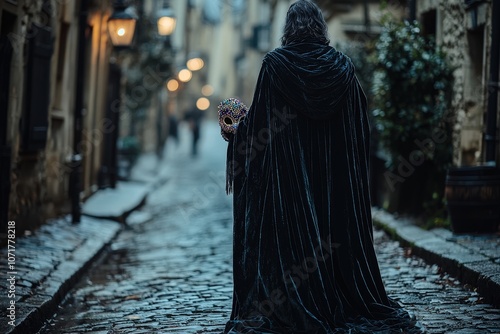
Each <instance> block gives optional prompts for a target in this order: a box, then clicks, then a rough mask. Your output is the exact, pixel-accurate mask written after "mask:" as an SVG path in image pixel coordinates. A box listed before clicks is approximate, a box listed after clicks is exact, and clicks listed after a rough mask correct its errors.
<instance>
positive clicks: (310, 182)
mask: <svg viewBox="0 0 500 334" xmlns="http://www.w3.org/2000/svg"><path fill="white" fill-rule="evenodd" d="M224 136H225V137H226V138H227V139H228V152H227V153H228V154H227V174H228V175H227V190H228V192H232V193H233V202H234V245H233V269H234V270H233V275H234V293H233V308H232V314H231V318H230V319H229V321H228V322H227V324H226V328H225V330H224V333H232V334H233V333H260V334H263V333H283V334H285V333H286V334H292V333H310V334H313V333H315V334H326V333H420V332H421V330H420V329H419V328H418V326H417V325H416V321H415V319H414V318H412V317H411V316H410V315H409V314H408V312H407V311H406V310H405V309H404V308H403V307H401V306H400V305H399V304H398V303H397V302H396V301H394V300H392V299H391V298H389V297H388V296H387V294H386V290H385V287H384V284H383V281H382V278H381V275H380V270H379V266H378V262H377V258H376V254H375V250H374V246H373V223H372V216H371V204H370V191H369V184H368V182H369V181H368V172H369V166H368V163H369V147H370V145H369V142H370V139H369V138H370V129H369V124H368V116H367V103H366V97H365V95H364V93H363V90H362V88H361V86H360V84H359V82H358V80H357V78H356V75H355V74H354V66H353V64H352V62H351V60H350V59H349V58H348V57H347V56H346V55H344V54H342V53H341V52H339V51H337V50H335V49H334V48H332V47H331V46H329V40H328V35H327V28H326V23H325V20H324V18H323V15H322V13H321V11H320V9H319V8H318V7H317V6H316V5H315V4H313V3H312V2H310V1H306V0H300V1H297V2H295V3H294V4H292V5H291V7H290V8H289V10H288V13H287V17H286V24H285V29H284V35H283V37H282V46H281V47H279V48H277V49H275V50H273V51H271V52H269V53H268V54H267V55H266V56H265V57H264V59H263V63H262V67H261V70H260V74H259V78H258V82H257V86H256V88H255V94H254V97H253V100H252V101H251V105H250V108H249V110H248V113H247V114H246V117H245V118H244V120H243V121H242V122H241V123H240V124H239V125H238V128H237V131H236V132H235V133H234V134H233V133H225V134H224Z"/></svg>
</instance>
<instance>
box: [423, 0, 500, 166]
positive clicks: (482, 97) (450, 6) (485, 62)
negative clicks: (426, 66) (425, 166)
mask: <svg viewBox="0 0 500 334" xmlns="http://www.w3.org/2000/svg"><path fill="white" fill-rule="evenodd" d="M417 13H418V19H419V21H420V22H421V23H422V24H423V28H424V32H426V33H427V34H431V35H433V36H435V38H436V41H437V42H438V44H439V45H441V46H442V47H443V49H444V50H445V52H446V53H447V56H448V58H449V60H450V61H451V64H452V65H453V66H454V67H455V71H454V76H455V82H454V89H453V101H452V110H450V117H451V118H452V119H453V121H454V124H455V128H454V129H455V131H454V137H453V148H454V161H453V162H454V165H456V166H471V165H478V164H482V163H484V162H485V142H484V131H485V124H486V121H487V119H486V110H487V101H488V89H487V87H488V80H489V70H490V61H491V59H490V48H491V39H492V27H491V19H492V17H491V16H492V1H463V0H421V1H417ZM498 110H499V109H498V108H497V112H498ZM498 119H499V118H498V117H497V120H498ZM498 151H499V150H498V145H497V152H498ZM498 156H500V154H498V153H497V157H498ZM497 161H498V158H497Z"/></svg>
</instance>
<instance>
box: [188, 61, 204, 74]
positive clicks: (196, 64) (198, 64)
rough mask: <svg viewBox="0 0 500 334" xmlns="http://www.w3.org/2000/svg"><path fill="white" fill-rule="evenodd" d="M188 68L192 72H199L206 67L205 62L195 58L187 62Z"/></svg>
mask: <svg viewBox="0 0 500 334" xmlns="http://www.w3.org/2000/svg"><path fill="white" fill-rule="evenodd" d="M186 65H187V68H188V69H190V70H191V71H193V72H194V71H199V70H201V69H202V68H203V66H205V62H204V61H203V59H201V58H193V59H189V60H188V61H187V64H186Z"/></svg>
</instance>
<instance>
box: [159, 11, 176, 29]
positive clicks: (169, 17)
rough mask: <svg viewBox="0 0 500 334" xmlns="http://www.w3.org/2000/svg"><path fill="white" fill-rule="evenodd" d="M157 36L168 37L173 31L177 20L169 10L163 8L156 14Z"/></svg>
mask: <svg viewBox="0 0 500 334" xmlns="http://www.w3.org/2000/svg"><path fill="white" fill-rule="evenodd" d="M157 22H158V34H160V35H161V36H169V35H171V34H172V33H173V32H174V30H175V25H176V23H177V19H176V18H175V15H174V11H173V10H172V9H170V8H163V9H161V10H160V11H159V12H158V21H157Z"/></svg>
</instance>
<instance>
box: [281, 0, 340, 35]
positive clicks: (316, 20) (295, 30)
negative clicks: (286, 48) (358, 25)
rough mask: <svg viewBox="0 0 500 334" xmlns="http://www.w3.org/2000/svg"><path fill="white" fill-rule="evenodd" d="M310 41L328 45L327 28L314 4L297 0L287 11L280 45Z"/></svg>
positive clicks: (306, 0) (319, 10)
mask: <svg viewBox="0 0 500 334" xmlns="http://www.w3.org/2000/svg"><path fill="white" fill-rule="evenodd" d="M310 40H314V41H315V42H320V43H324V44H329V43H330V40H329V39H328V27H327V25H326V21H325V18H324V17H323V13H322V12H321V9H319V7H318V6H317V5H316V4H314V3H313V2H312V1H309V0H299V1H297V2H295V3H293V4H292V5H291V6H290V8H289V9H288V12H287V14H286V22H285V28H284V31H283V36H282V37H281V44H282V45H287V44H290V43H293V42H307V41H310Z"/></svg>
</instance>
